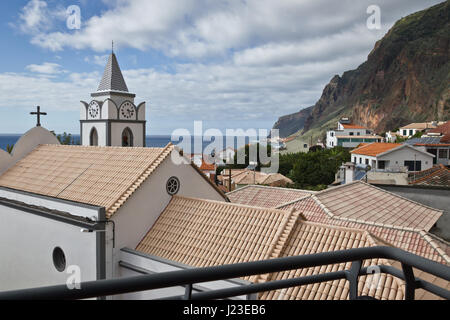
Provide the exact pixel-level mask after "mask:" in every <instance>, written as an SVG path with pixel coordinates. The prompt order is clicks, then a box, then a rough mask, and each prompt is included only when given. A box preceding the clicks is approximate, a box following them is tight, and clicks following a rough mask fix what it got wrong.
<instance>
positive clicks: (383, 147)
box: [351, 142, 402, 157]
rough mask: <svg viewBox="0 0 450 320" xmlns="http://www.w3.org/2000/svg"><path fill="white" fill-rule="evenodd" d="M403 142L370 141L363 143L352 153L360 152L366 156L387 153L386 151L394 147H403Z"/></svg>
mask: <svg viewBox="0 0 450 320" xmlns="http://www.w3.org/2000/svg"><path fill="white" fill-rule="evenodd" d="M401 146H402V144H400V143H386V142H379V143H376V142H375V143H370V144H365V145H362V146H361V147H359V148H357V149H355V150H352V151H351V153H353V154H360V155H365V156H372V157H376V156H378V155H380V154H382V153H385V152H386V151H390V150H392V149H395V148H398V147H401Z"/></svg>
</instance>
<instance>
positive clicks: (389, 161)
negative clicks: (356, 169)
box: [351, 143, 434, 172]
mask: <svg viewBox="0 0 450 320" xmlns="http://www.w3.org/2000/svg"><path fill="white" fill-rule="evenodd" d="M351 157H352V159H351V161H352V162H353V163H354V164H365V165H370V166H371V168H372V169H373V170H383V171H393V172H398V171H405V170H407V171H422V170H427V169H430V168H431V167H432V166H433V158H434V155H432V154H431V153H428V152H426V151H425V150H424V149H423V148H416V147H412V146H410V145H407V144H398V143H371V144H367V145H363V146H361V147H359V148H357V149H355V150H352V151H351ZM405 167H406V169H405Z"/></svg>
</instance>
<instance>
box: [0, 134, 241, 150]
mask: <svg viewBox="0 0 450 320" xmlns="http://www.w3.org/2000/svg"><path fill="white" fill-rule="evenodd" d="M21 136H22V135H19V134H0V149H3V150H6V146H7V145H8V144H9V145H12V144H15V143H16V142H17V141H18V140H19V139H20V137H21ZM72 137H73V138H74V139H75V140H76V141H79V140H80V135H73V136H72ZM238 140H241V139H237V138H235V137H229V138H228V140H227V138H226V137H223V144H222V145H223V148H224V149H225V148H226V147H228V146H230V147H233V148H235V149H238V148H240V147H242V146H244V145H245V144H248V143H249V142H250V141H249V138H248V137H245V140H244V141H238ZM169 142H172V143H173V144H175V145H178V144H179V143H180V142H181V139H180V140H179V141H172V139H171V136H168V135H152V136H147V137H146V145H147V147H151V148H162V147H165V146H166V145H167V144H168V143H169ZM227 142H228V143H229V144H227ZM210 143H211V141H210V139H207V138H202V137H191V153H199V151H200V150H197V149H196V148H195V144H197V148H198V149H200V148H199V147H198V146H201V151H200V152H202V151H203V150H205V148H206V147H207V146H208V145H209V144H210ZM185 151H186V150H185ZM218 151H219V150H218Z"/></svg>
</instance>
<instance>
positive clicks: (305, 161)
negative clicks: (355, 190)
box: [280, 147, 350, 189]
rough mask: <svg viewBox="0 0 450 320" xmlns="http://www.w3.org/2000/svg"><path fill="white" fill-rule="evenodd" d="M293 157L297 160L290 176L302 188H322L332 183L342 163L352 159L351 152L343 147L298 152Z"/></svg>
mask: <svg viewBox="0 0 450 320" xmlns="http://www.w3.org/2000/svg"><path fill="white" fill-rule="evenodd" d="M293 157H294V158H295V160H294V163H293V166H292V169H291V171H290V173H289V174H288V177H289V178H291V179H292V180H293V181H294V183H295V185H296V187H298V188H302V189H303V188H306V189H311V188H313V189H314V188H319V189H320V188H323V187H324V186H326V185H329V184H331V183H332V182H333V181H334V178H335V174H336V172H337V170H338V168H339V167H340V166H341V165H342V163H343V162H347V161H350V153H349V151H348V150H347V149H345V148H343V147H335V148H333V149H325V150H319V151H316V152H309V153H297V154H295V155H294V156H293ZM291 159H292V157H291ZM280 162H281V161H280Z"/></svg>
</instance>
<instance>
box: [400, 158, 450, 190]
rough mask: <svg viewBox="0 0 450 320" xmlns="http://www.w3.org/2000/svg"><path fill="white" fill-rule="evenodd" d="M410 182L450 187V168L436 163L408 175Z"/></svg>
mask: <svg viewBox="0 0 450 320" xmlns="http://www.w3.org/2000/svg"><path fill="white" fill-rule="evenodd" d="M408 181H409V184H415V185H426V186H442V187H450V170H449V169H447V168H446V167H445V166H444V165H442V164H440V165H436V166H434V167H432V168H430V169H428V170H424V171H421V172H418V173H415V174H412V173H410V174H409V175H408Z"/></svg>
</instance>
